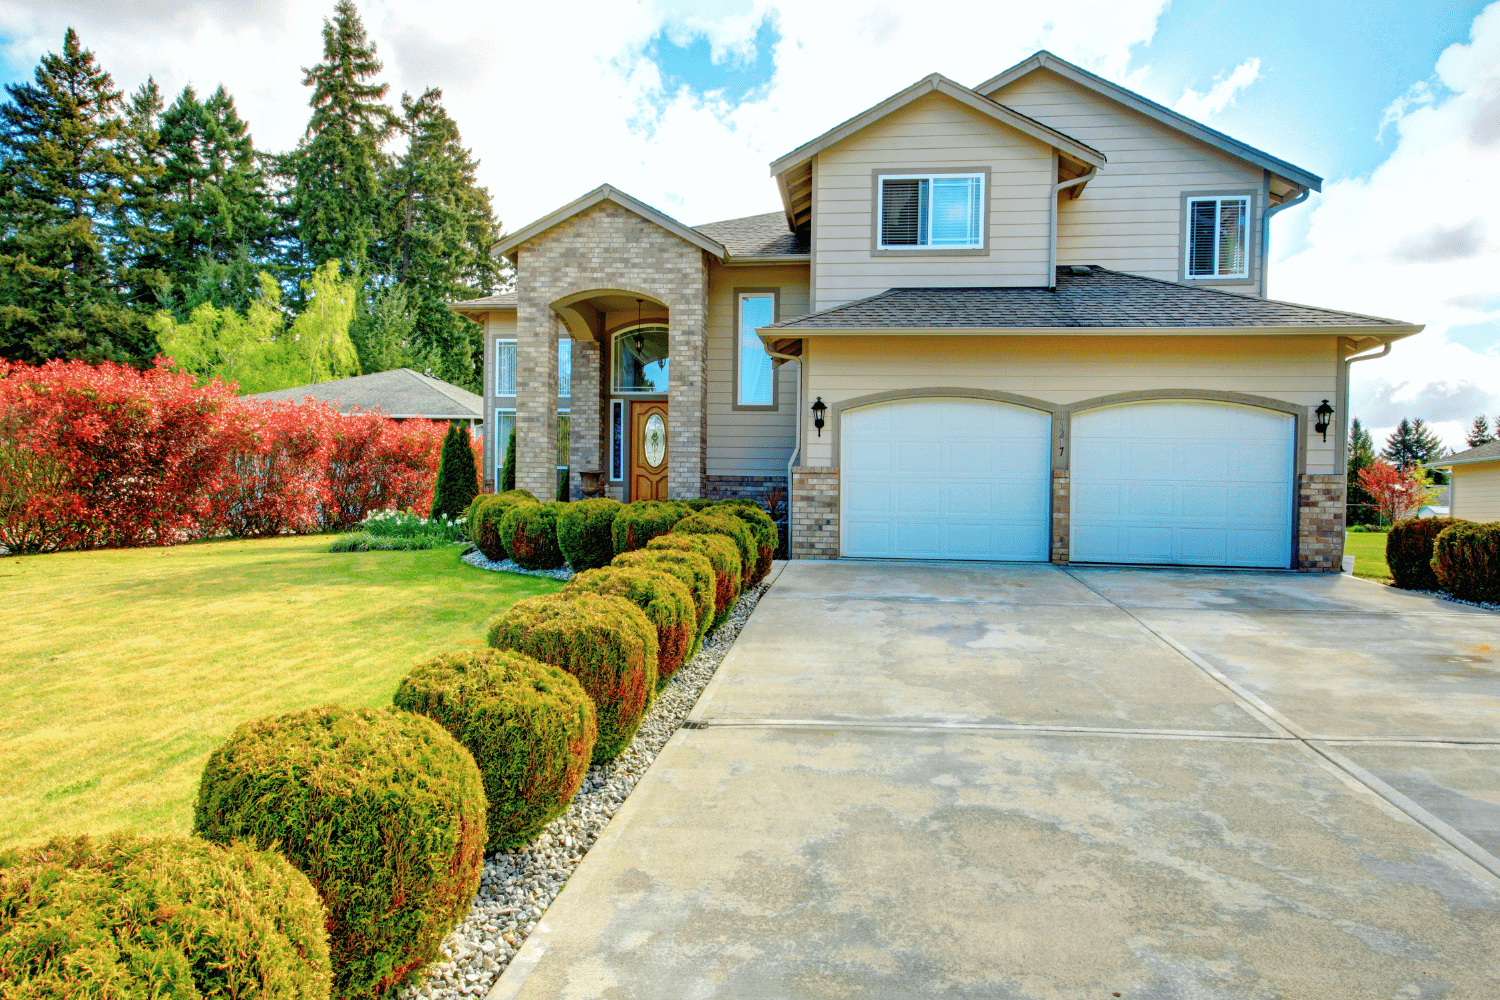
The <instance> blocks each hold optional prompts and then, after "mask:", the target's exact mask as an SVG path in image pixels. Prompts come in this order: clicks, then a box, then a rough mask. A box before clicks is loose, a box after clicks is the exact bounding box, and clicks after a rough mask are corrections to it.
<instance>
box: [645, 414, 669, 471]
mask: <svg viewBox="0 0 1500 1000" xmlns="http://www.w3.org/2000/svg"><path fill="white" fill-rule="evenodd" d="M666 457H667V425H666V424H665V423H664V422H663V421H662V419H661V416H660V415H659V414H656V413H653V414H651V416H649V417H647V418H646V464H647V465H649V466H651V467H652V468H655V467H656V466H658V465H660V464H661V463H662V462H663V461H664V460H665V459H666Z"/></svg>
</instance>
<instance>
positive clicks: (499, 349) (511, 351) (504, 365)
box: [495, 340, 516, 396]
mask: <svg viewBox="0 0 1500 1000" xmlns="http://www.w3.org/2000/svg"><path fill="white" fill-rule="evenodd" d="M515 394H516V342H515V341H514V340H497V341H495V395H497V396H514V395H515Z"/></svg>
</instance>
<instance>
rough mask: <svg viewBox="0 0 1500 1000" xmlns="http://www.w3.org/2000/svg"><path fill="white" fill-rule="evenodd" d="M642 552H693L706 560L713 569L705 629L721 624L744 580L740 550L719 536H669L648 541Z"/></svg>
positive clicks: (673, 534) (738, 593) (737, 595)
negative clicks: (711, 608) (711, 613)
mask: <svg viewBox="0 0 1500 1000" xmlns="http://www.w3.org/2000/svg"><path fill="white" fill-rule="evenodd" d="M646 551H647V552H662V551H668V552H669V551H686V552H696V553H697V554H698V555H701V556H703V557H705V558H706V559H708V561H709V562H710V563H711V564H712V565H713V569H714V620H713V624H711V625H709V629H710V630H713V629H716V628H718V627H719V626H720V625H722V624H724V621H725V619H727V618H728V617H729V612H730V610H731V609H733V608H734V602H735V601H737V600H739V596H740V580H741V579H742V578H743V576H744V574H743V571H742V567H741V563H740V550H739V549H738V548H737V547H736V546H735V544H734V541H733V540H732V539H729V538H726V537H724V536H723V535H679V534H677V533H676V532H673V533H672V534H670V535H662V536H660V537H658V538H653V539H651V542H650V543H649V544H648V545H647V546H646Z"/></svg>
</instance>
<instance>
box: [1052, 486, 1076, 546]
mask: <svg viewBox="0 0 1500 1000" xmlns="http://www.w3.org/2000/svg"><path fill="white" fill-rule="evenodd" d="M1068 484H1069V474H1068V470H1067V469H1053V470H1052V562H1053V563H1054V564H1056V565H1058V566H1066V565H1067V564H1068V544H1069V534H1070V532H1069V525H1070V512H1071V510H1072V508H1071V506H1070V503H1069V489H1068Z"/></svg>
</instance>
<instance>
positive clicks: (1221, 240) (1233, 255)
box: [1183, 195, 1250, 279]
mask: <svg viewBox="0 0 1500 1000" xmlns="http://www.w3.org/2000/svg"><path fill="white" fill-rule="evenodd" d="M1187 226H1188V232H1187V261H1186V264H1185V266H1184V267H1183V273H1184V274H1185V275H1187V277H1188V278H1189V279H1192V278H1248V277H1250V198H1249V196H1248V195H1236V196H1234V197H1229V198H1189V199H1188V203H1187Z"/></svg>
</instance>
